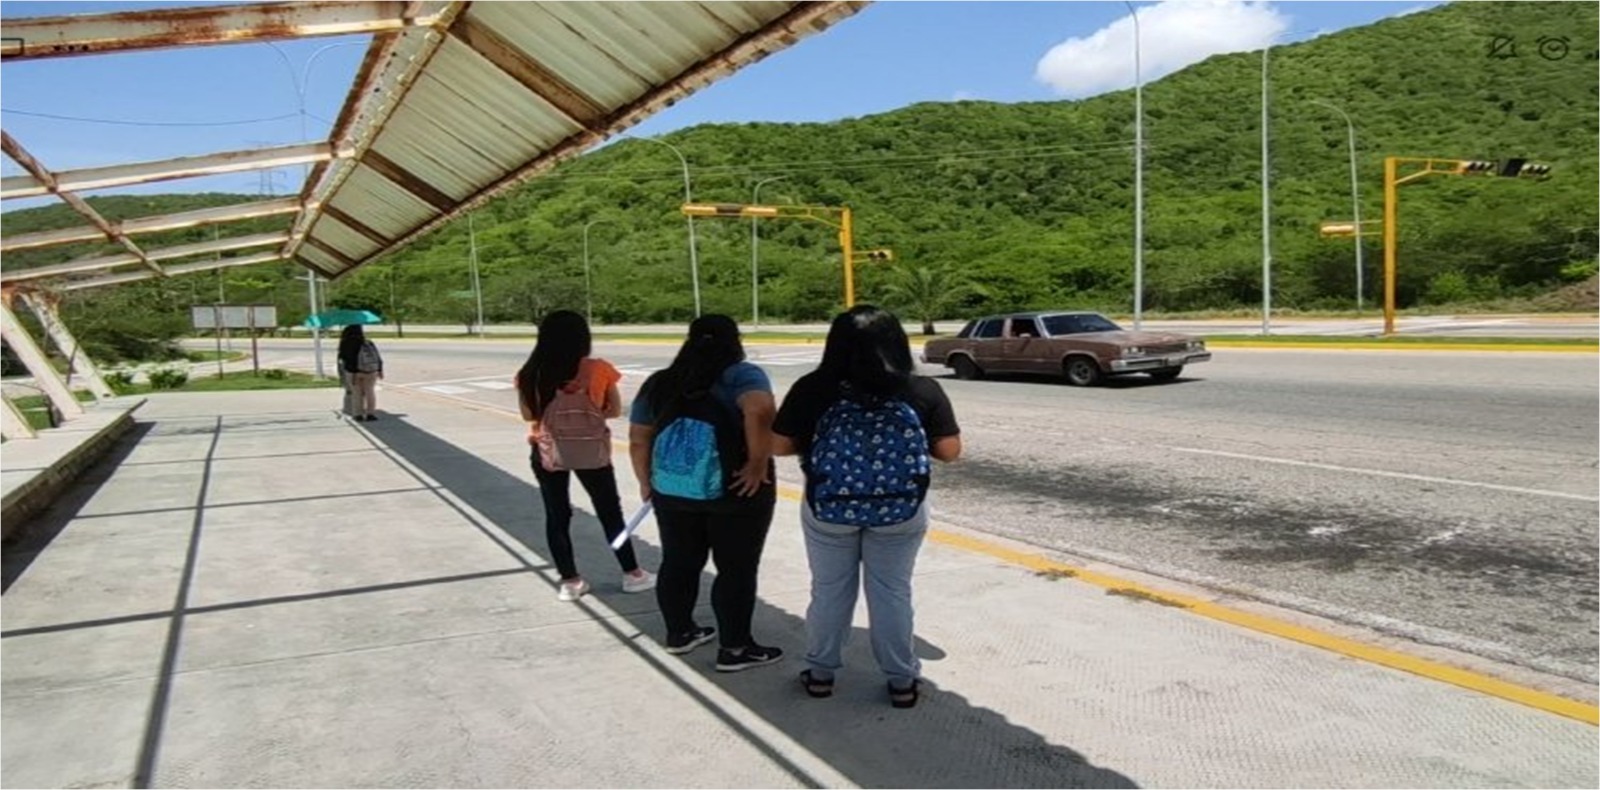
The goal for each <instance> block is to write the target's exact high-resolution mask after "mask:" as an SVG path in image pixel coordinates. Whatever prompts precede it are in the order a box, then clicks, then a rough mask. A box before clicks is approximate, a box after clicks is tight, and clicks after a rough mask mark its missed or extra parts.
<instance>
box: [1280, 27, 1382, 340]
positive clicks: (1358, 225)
mask: <svg viewBox="0 0 1600 790" xmlns="http://www.w3.org/2000/svg"><path fill="white" fill-rule="evenodd" d="M1271 51H1272V44H1271V42H1268V43H1267V45H1266V46H1264V47H1262V48H1261V334H1263V335H1270V334H1272V177H1271V173H1270V165H1271V161H1272V159H1271V154H1270V152H1269V150H1268V148H1267V142H1268V136H1267V131H1268V130H1267V123H1268V121H1267V53H1269V52H1271ZM1359 227H1360V226H1359V225H1358V226H1357V228H1359Z"/></svg>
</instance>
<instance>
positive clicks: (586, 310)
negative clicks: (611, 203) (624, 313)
mask: <svg viewBox="0 0 1600 790" xmlns="http://www.w3.org/2000/svg"><path fill="white" fill-rule="evenodd" d="M601 222H610V220H608V219H605V218H604V217H602V218H600V219H591V220H589V221H588V223H586V224H585V225H584V226H583V315H584V318H585V319H586V320H587V321H588V322H589V325H590V326H593V325H594V287H593V284H592V282H591V281H590V279H589V229H590V228H592V227H594V226H595V225H597V224H599V223H601Z"/></svg>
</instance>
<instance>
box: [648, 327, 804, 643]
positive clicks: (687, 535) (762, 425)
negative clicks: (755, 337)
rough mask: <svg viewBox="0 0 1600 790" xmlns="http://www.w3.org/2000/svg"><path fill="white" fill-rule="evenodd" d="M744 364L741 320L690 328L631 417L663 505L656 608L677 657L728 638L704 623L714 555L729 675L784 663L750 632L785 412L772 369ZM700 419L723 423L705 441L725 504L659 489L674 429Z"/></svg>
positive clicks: (655, 499) (715, 602)
mask: <svg viewBox="0 0 1600 790" xmlns="http://www.w3.org/2000/svg"><path fill="white" fill-rule="evenodd" d="M744 358H745V356H744V345H743V344H742V343H741V342H740V341H739V327H738V325H737V324H735V323H734V321H733V319H732V318H729V317H727V316H725V315H705V316H701V317H699V318H697V319H695V320H694V323H692V324H690V325H689V336H688V338H687V339H685V340H684V342H683V346H682V347H681V348H680V349H679V350H678V356H677V357H676V358H675V359H673V361H672V365H671V366H670V367H668V368H667V369H665V370H661V371H658V372H656V373H655V374H654V375H652V376H651V377H650V378H649V379H647V380H646V381H645V383H644V386H643V387H641V388H640V390H639V396H638V398H636V399H635V400H634V402H633V409H632V411H631V413H630V415H629V422H630V423H632V425H631V427H630V428H629V432H628V444H629V452H630V455H631V456H632V458H633V469H634V473H635V475H636V476H637V477H638V479H639V488H640V490H639V496H640V498H642V499H644V500H646V501H649V502H652V503H653V504H654V505H655V511H656V523H657V524H658V525H659V526H660V528H661V568H660V570H659V571H658V575H657V580H656V601H657V602H658V603H659V604H660V606H661V616H662V619H664V620H665V621H666V627H667V639H666V648H667V652H669V653H673V654H676V655H682V654H684V653H688V652H690V651H691V650H694V649H695V648H696V647H699V646H700V645H703V644H706V643H707V642H710V641H711V640H712V639H715V638H717V637H718V631H717V629H713V628H708V627H703V626H701V625H699V624H698V623H696V622H695V621H694V608H695V602H696V599H697V598H698V597H699V592H700V572H701V571H703V570H704V569H705V566H706V560H707V558H708V557H710V558H714V559H715V560H716V563H717V578H716V581H715V582H713V583H712V585H711V608H712V611H713V612H715V613H716V617H717V627H718V628H720V629H721V637H720V643H721V647H722V649H721V650H719V651H718V652H717V671H719V672H738V671H740V670H744V669H749V668H751V667H758V666H762V665H764V664H770V663H772V662H774V661H777V660H778V659H779V658H781V657H782V656H783V651H782V650H779V649H778V648H776V647H767V646H765V645H761V644H759V643H757V642H756V641H755V638H754V637H753V636H752V635H751V633H750V620H751V618H752V617H753V616H754V615H755V605H756V573H757V570H758V569H759V567H760V564H761V550H762V548H763V547H764V546H765V545H766V541H767V530H768V528H770V527H771V526H772V511H773V506H774V505H775V504H776V502H777V487H776V486H775V485H774V484H773V462H772V418H773V415H774V414H776V413H777V406H776V403H775V401H774V400H773V397H772V382H771V381H770V380H769V379H768V378H767V374H766V372H764V371H763V370H761V368H758V367H756V366H755V365H752V364H750V363H749V362H746V361H744ZM691 415H694V417H693V418H694V419H702V418H703V419H704V420H706V421H709V422H708V423H707V424H711V425H714V426H715V430H714V431H712V432H711V434H710V435H706V434H704V433H702V434H701V440H702V441H706V442H708V443H709V442H712V441H714V442H715V443H714V444H708V445H707V446H706V447H704V448H700V449H701V450H702V451H703V454H704V455H705V456H709V455H710V454H711V451H712V450H714V449H715V450H718V451H719V453H718V454H719V455H721V456H722V457H723V458H724V464H723V466H722V468H721V469H720V470H714V471H713V472H712V473H713V475H714V476H716V478H717V479H718V480H720V481H722V482H723V487H724V491H723V492H721V495H720V496H717V497H715V498H710V499H707V498H699V499H697V498H691V497H686V496H674V495H668V494H667V493H666V492H656V491H654V490H653V489H652V477H651V475H652V472H653V471H657V470H653V468H652V467H653V464H654V459H653V455H654V450H655V445H656V442H657V439H658V438H660V437H661V436H662V435H663V432H667V431H676V429H678V428H679V427H680V426H678V425H674V423H677V422H679V421H681V420H688V419H691ZM679 435H687V434H683V433H681V432H679Z"/></svg>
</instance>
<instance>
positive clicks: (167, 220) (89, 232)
mask: <svg viewBox="0 0 1600 790" xmlns="http://www.w3.org/2000/svg"><path fill="white" fill-rule="evenodd" d="M299 210H300V201H299V200H298V199H296V198H292V197H286V198H278V199H276V200H260V201H256V202H253V203H240V204H237V205H233V206H218V207H217V208H203V209H198V210H195V211H181V212H177V213H173V214H161V215H158V216H153V217H139V218H137V219H125V220H122V221H121V222H112V223H111V227H112V228H115V229H116V230H118V231H120V232H121V233H123V234H125V235H128V236H137V235H139V234H141V233H156V232H158V231H164V230H182V229H184V228H194V227H199V226H202V225H215V224H220V223H224V222H237V221H239V220H245V219H258V218H260V217H270V216H274V215H276V214H293V213H295V212H296V211H299ZM103 239H105V234H104V233H102V232H101V231H100V230H99V229H97V228H92V227H77V228H62V229H61V230H46V231H40V232H38V233H24V234H21V235H17V236H0V252H15V251H17V250H31V249H37V248H40V247H54V246H57V245H61V244H76V243H79V242H85V241H99V240H103Z"/></svg>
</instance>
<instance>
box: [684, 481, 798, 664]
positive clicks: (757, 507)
mask: <svg viewBox="0 0 1600 790" xmlns="http://www.w3.org/2000/svg"><path fill="white" fill-rule="evenodd" d="M758 499H763V500H764V501H760V502H756V503H754V506H753V508H752V510H751V511H750V512H747V513H739V514H736V515H727V514H721V513H703V512H694V511H692V510H680V509H677V508H673V507H670V506H667V507H663V505H662V503H660V502H657V503H656V525H657V526H658V527H659V528H660V530H661V570H660V571H659V572H658V575H657V577H656V602H657V603H658V604H660V606H661V617H662V619H663V620H665V621H666V625H667V633H668V634H681V633H685V632H687V631H690V630H693V629H694V628H695V627H696V623H695V621H694V607H695V602H696V600H697V599H698V598H699V597H700V572H701V571H703V570H705V567H706V558H707V556H708V555H709V556H711V557H713V558H714V559H715V560H716V563H717V578H716V580H715V581H713V582H712V584H711V610H712V611H713V612H714V613H716V617H717V631H718V632H719V636H720V640H721V643H722V646H723V647H727V648H741V647H749V646H750V645H752V644H755V640H754V639H753V638H752V637H751V636H750V618H751V617H753V616H754V615H755V611H756V571H757V570H758V569H759V568H760V566H761V549H762V547H764V546H765V545H766V543H767V530H768V529H769V528H770V527H771V526H772V509H773V505H774V504H776V503H775V501H774V500H773V499H772V498H771V497H761V496H760V495H758Z"/></svg>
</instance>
